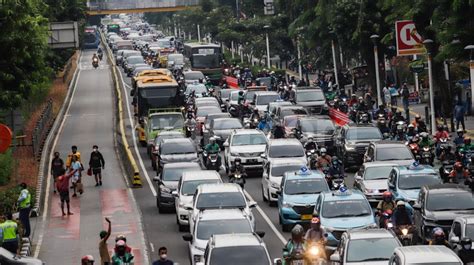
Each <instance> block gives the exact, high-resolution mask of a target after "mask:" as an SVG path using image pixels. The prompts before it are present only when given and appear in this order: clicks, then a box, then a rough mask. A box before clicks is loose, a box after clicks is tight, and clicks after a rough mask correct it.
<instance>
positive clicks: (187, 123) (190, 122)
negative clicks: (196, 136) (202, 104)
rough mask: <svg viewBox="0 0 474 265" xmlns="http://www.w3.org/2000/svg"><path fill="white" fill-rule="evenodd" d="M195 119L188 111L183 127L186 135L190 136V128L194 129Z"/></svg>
mask: <svg viewBox="0 0 474 265" xmlns="http://www.w3.org/2000/svg"><path fill="white" fill-rule="evenodd" d="M196 125H197V123H196V120H195V119H194V117H193V115H192V114H191V113H188V118H187V119H186V121H185V122H184V127H185V128H186V137H188V138H189V137H191V136H192V132H191V129H196Z"/></svg>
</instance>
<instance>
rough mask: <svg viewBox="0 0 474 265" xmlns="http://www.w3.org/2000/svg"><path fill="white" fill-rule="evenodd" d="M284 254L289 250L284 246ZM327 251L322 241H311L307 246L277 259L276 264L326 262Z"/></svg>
mask: <svg viewBox="0 0 474 265" xmlns="http://www.w3.org/2000/svg"><path fill="white" fill-rule="evenodd" d="M283 252H284V254H285V253H288V252H289V250H288V249H286V248H284V249H283ZM326 260H327V258H326V252H325V247H324V244H323V243H321V242H310V243H309V244H308V245H307V247H306V248H304V249H302V250H298V251H295V252H294V253H291V255H290V256H288V257H286V258H285V257H284V258H282V259H275V260H274V264H277V265H307V264H311V265H315V264H325V262H326Z"/></svg>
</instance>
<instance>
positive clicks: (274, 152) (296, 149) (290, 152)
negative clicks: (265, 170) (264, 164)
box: [269, 144, 304, 158]
mask: <svg viewBox="0 0 474 265" xmlns="http://www.w3.org/2000/svg"><path fill="white" fill-rule="evenodd" d="M269 156H270V157H271V158H281V157H302V156H304V148H303V146H302V145H295V144H290V145H273V146H271V147H270V152H269Z"/></svg>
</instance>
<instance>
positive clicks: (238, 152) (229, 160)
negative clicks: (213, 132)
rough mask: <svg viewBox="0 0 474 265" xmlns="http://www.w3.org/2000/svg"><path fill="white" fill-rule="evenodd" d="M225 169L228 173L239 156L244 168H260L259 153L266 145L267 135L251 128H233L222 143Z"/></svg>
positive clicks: (262, 151)
mask: <svg viewBox="0 0 474 265" xmlns="http://www.w3.org/2000/svg"><path fill="white" fill-rule="evenodd" d="M224 147H225V151H224V162H225V163H224V164H225V170H226V172H227V173H229V170H230V168H231V167H232V165H233V164H234V161H235V159H236V158H240V161H241V163H242V165H243V166H244V168H245V170H261V169H262V162H263V159H262V158H261V155H262V154H263V153H264V152H265V148H266V147H267V137H266V136H265V134H264V133H263V132H262V131H259V130H253V129H241V130H235V131H234V132H233V133H232V134H231V135H230V136H229V138H228V139H227V141H226V142H225V143H224Z"/></svg>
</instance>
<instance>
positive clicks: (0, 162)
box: [0, 150, 13, 186]
mask: <svg viewBox="0 0 474 265" xmlns="http://www.w3.org/2000/svg"><path fill="white" fill-rule="evenodd" d="M12 170H13V156H12V151H11V150H8V151H7V152H6V153H4V154H0V186H4V185H7V184H8V182H10V176H11V174H12Z"/></svg>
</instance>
